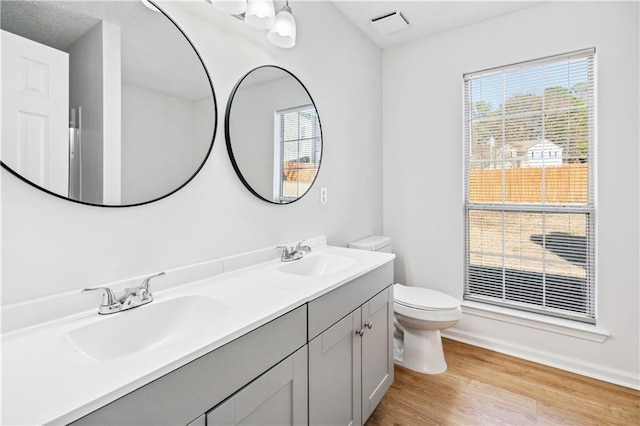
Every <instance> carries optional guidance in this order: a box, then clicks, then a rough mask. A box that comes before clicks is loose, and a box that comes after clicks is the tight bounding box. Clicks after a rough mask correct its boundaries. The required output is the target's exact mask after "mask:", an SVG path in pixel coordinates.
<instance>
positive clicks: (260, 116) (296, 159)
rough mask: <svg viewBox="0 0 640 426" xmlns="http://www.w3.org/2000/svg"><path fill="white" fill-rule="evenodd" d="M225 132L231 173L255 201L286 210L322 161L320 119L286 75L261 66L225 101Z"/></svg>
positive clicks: (308, 97)
mask: <svg viewBox="0 0 640 426" xmlns="http://www.w3.org/2000/svg"><path fill="white" fill-rule="evenodd" d="M225 132H226V139H227V150H228V151H229V157H231V162H232V163H233V168H234V169H235V171H236V173H237V174H238V177H240V180H241V181H242V183H244V185H245V186H246V187H247V189H248V190H249V191H251V192H252V193H253V194H254V195H255V196H257V197H258V198H260V199H262V200H264V201H268V202H270V203H274V204H288V203H292V202H294V201H296V200H298V199H300V197H302V196H303V195H304V194H306V193H307V192H308V191H309V188H311V186H312V185H313V182H314V181H315V179H316V176H317V175H318V169H319V168H320V160H321V159H322V128H321V127H320V117H318V112H317V110H316V106H315V104H314V103H313V99H311V95H310V94H309V92H308V91H307V89H306V87H304V85H303V84H302V83H301V82H300V80H298V78H296V76H294V75H293V74H291V73H290V72H289V71H287V70H285V69H283V68H280V67H277V66H272V65H265V66H261V67H258V68H256V69H254V70H252V71H250V72H249V73H247V74H246V75H245V76H244V77H243V78H242V79H241V80H240V81H239V82H238V83H237V84H236V86H235V87H234V89H233V92H232V93H231V96H230V98H229V103H228V104H227V113H226V117H225Z"/></svg>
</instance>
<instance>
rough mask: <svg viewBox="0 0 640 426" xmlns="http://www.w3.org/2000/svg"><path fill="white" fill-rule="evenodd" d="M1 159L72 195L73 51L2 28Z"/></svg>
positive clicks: (33, 179)
mask: <svg viewBox="0 0 640 426" xmlns="http://www.w3.org/2000/svg"><path fill="white" fill-rule="evenodd" d="M0 37H1V38H0V50H2V92H1V93H2V144H1V146H2V151H1V158H2V161H3V162H4V163H5V164H6V165H7V166H9V167H11V169H13V170H14V171H16V172H17V173H19V174H20V175H21V176H23V177H25V178H26V179H28V180H30V181H31V182H33V183H35V184H36V185H39V186H41V187H43V188H46V189H48V190H50V191H52V192H55V193H56V194H60V195H63V196H67V195H68V193H69V112H68V111H69V55H68V54H67V53H65V52H61V51H59V50H56V49H53V48H51V47H48V46H45V45H43V44H40V43H36V42H34V41H31V40H28V39H26V38H23V37H19V36H17V35H15V34H12V33H9V32H6V31H2V33H1V34H0Z"/></svg>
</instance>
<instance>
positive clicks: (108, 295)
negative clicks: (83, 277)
mask: <svg viewBox="0 0 640 426" xmlns="http://www.w3.org/2000/svg"><path fill="white" fill-rule="evenodd" d="M95 290H102V303H101V305H102V306H111V305H115V304H116V303H118V302H117V300H116V295H115V294H113V290H111V289H110V288H109V287H88V288H83V289H82V293H84V292H87V291H95Z"/></svg>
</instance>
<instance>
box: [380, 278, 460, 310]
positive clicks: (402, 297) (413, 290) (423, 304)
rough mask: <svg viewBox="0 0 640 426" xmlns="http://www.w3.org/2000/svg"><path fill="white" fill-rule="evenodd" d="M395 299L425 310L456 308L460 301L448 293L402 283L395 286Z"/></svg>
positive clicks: (403, 303) (397, 301)
mask: <svg viewBox="0 0 640 426" xmlns="http://www.w3.org/2000/svg"><path fill="white" fill-rule="evenodd" d="M393 300H394V302H396V303H400V304H402V305H405V306H409V307H411V308H416V309H424V310H438V309H456V308H457V307H458V306H460V302H458V300H457V299H456V298H454V297H451V296H449V295H448V294H444V293H440V292H439V291H436V290H431V289H428V288H422V287H409V286H406V285H402V284H396V285H395V286H393Z"/></svg>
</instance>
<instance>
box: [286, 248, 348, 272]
mask: <svg viewBox="0 0 640 426" xmlns="http://www.w3.org/2000/svg"><path fill="white" fill-rule="evenodd" d="M355 262H356V260H355V259H352V258H350V257H346V256H337V255H333V254H319V255H316V256H311V257H305V258H302V259H300V260H294V261H292V262H290V263H287V264H284V265H282V266H279V267H278V270H279V271H281V272H285V273H287V274H294V275H304V276H312V277H319V276H321V275H329V274H333V273H336V272H340V271H342V270H343V269H346V268H349V267H350V266H353V264H354V263H355Z"/></svg>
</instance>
